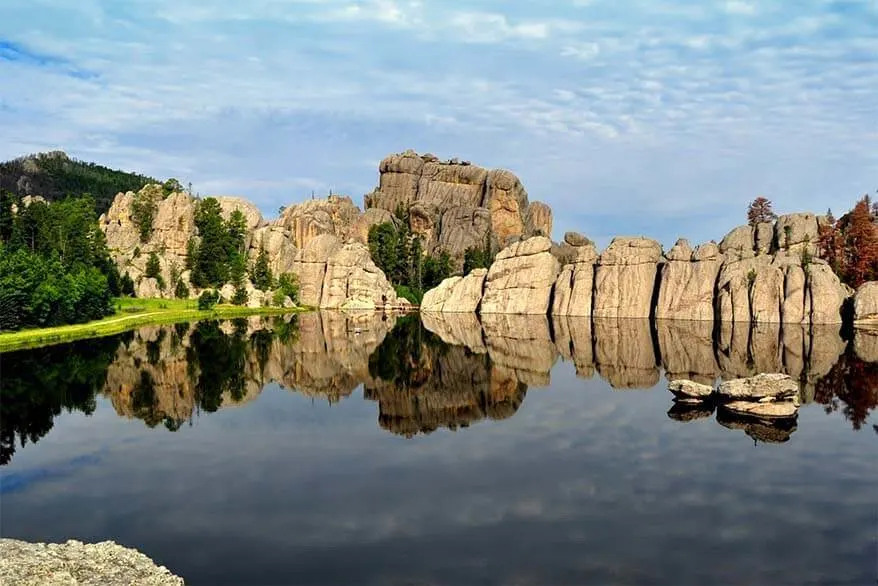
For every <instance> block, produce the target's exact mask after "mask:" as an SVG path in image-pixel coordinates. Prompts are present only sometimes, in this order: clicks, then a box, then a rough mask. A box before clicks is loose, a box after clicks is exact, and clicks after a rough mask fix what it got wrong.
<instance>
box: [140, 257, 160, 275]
mask: <svg viewBox="0 0 878 586" xmlns="http://www.w3.org/2000/svg"><path fill="white" fill-rule="evenodd" d="M161 274H162V267H161V264H160V263H159V256H158V255H157V254H156V253H155V252H150V253H149V259H148V260H147V261H146V271H145V272H144V273H143V275H144V276H145V277H150V278H153V279H157V278H158V277H160V276H161Z"/></svg>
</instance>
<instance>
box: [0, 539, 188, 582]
mask: <svg viewBox="0 0 878 586" xmlns="http://www.w3.org/2000/svg"><path fill="white" fill-rule="evenodd" d="M0 584H9V585H10V586H11V585H13V584H19V585H22V586H30V585H33V586H62V585H63V586H76V585H78V584H82V585H86V584H89V585H92V584H93V585H98V584H107V585H110V584H138V585H144V586H179V585H182V584H183V579H182V578H180V577H179V576H175V575H174V574H172V573H171V572H170V571H169V570H168V569H167V568H165V567H164V566H159V565H156V564H155V562H153V561H152V560H151V559H149V558H148V557H147V556H146V555H144V554H142V553H140V552H139V551H137V550H134V549H129V548H127V547H122V546H121V545H117V544H116V543H113V542H112V541H104V542H101V543H82V542H80V541H75V540H72V539H71V540H70V541H68V542H66V543H28V542H25V541H18V540H17V539H0Z"/></svg>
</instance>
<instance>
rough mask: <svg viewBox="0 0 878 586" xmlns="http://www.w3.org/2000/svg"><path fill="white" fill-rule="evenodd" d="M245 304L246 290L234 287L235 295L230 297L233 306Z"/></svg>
mask: <svg viewBox="0 0 878 586" xmlns="http://www.w3.org/2000/svg"><path fill="white" fill-rule="evenodd" d="M245 303H247V290H246V289H244V287H235V294H234V295H232V304H233V305H244V304H245Z"/></svg>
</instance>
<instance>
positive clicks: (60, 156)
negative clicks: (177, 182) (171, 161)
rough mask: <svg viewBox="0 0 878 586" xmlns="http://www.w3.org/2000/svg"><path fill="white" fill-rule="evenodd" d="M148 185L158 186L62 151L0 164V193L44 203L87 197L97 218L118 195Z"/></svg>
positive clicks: (133, 175) (130, 174)
mask: <svg viewBox="0 0 878 586" xmlns="http://www.w3.org/2000/svg"><path fill="white" fill-rule="evenodd" d="M148 183H161V182H160V181H157V180H156V179H153V178H151V177H145V176H143V175H138V174H137V173H127V172H125V171H118V170H116V169H109V168H107V167H104V166H102V165H97V164H95V163H85V162H83V161H77V160H76V159H71V158H70V157H68V156H67V155H66V154H65V153H64V152H62V151H53V152H49V153H38V154H36V155H28V156H25V157H19V158H17V159H13V160H11V161H6V162H3V163H0V190H8V191H11V192H12V193H14V194H16V195H19V196H25V195H41V196H43V197H44V198H46V200H47V201H58V200H61V199H65V198H67V197H70V196H73V197H78V196H81V195H83V194H86V193H89V194H91V195H92V196H93V197H94V200H95V208H96V211H97V213H99V214H101V213H103V212H105V211H107V210H108V209H109V208H110V205H111V204H112V203H113V198H114V197H115V196H116V194H117V193H119V192H120V191H138V190H140V189H141V188H142V187H143V186H144V185H146V184H148Z"/></svg>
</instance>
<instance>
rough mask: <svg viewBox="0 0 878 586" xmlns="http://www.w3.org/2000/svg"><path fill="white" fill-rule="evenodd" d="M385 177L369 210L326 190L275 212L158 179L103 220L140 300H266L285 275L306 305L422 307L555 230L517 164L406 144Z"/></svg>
mask: <svg viewBox="0 0 878 586" xmlns="http://www.w3.org/2000/svg"><path fill="white" fill-rule="evenodd" d="M379 175H380V177H379V185H378V187H377V188H376V189H375V190H374V191H373V192H372V193H370V194H368V195H367V196H366V197H365V202H366V209H365V211H360V209H359V208H358V207H357V206H356V205H355V204H354V203H353V201H352V200H351V198H350V197H347V196H341V195H330V196H329V197H327V198H321V199H314V198H312V199H311V200H307V201H304V202H302V203H299V204H295V205H290V206H286V207H283V208H281V210H280V214H279V216H278V217H277V218H276V219H272V220H266V219H265V218H263V216H262V214H261V213H260V212H259V210H258V208H256V206H254V205H253V204H252V203H250V202H248V201H247V200H244V199H241V198H234V197H220V196H218V197H206V198H199V197H194V196H192V194H191V192H186V191H184V190H183V188H182V186H180V185H179V183H177V182H176V181H174V182H173V183H171V182H167V183H165V184H150V185H146V186H145V187H143V188H142V189H140V190H138V191H136V192H135V191H129V192H126V193H120V194H119V195H117V196H116V198H115V200H113V203H112V205H111V206H110V208H109V210H108V211H107V212H106V213H105V214H103V215H102V216H101V218H100V227H101V230H102V231H103V232H104V234H105V235H106V240H107V245H108V248H109V250H110V253H111V255H112V257H113V260H114V261H115V263H116V264H117V266H118V268H119V271H120V273H121V274H123V275H126V277H125V279H126V282H130V283H131V289H132V292H133V293H135V294H136V295H137V296H140V297H175V296H176V297H194V296H197V295H198V293H199V292H200V291H202V290H204V289H206V288H216V289H219V290H220V291H221V293H222V295H223V297H229V296H231V297H233V298H234V299H230V300H232V301H236V302H240V303H246V304H249V305H259V304H261V303H263V302H265V300H272V299H273V298H274V292H273V291H271V286H272V281H273V278H272V277H277V276H279V275H283V274H289V275H295V276H296V277H297V279H298V286H299V292H300V301H301V302H302V303H304V304H307V305H312V306H315V307H318V306H319V307H326V308H337V307H347V308H362V309H374V308H376V307H405V306H407V304H409V303H410V302H414V303H417V302H419V301H420V298H421V295H422V291H423V289H428V288H431V287H433V286H435V285H437V284H438V283H439V282H441V280H442V279H443V278H445V277H447V276H448V275H449V274H451V273H452V272H453V271H454V270H458V271H459V270H460V269H462V268H465V269H467V270H469V269H471V268H475V267H477V266H481V267H487V266H488V265H489V264H490V262H491V259H492V257H493V253H494V252H496V251H497V250H499V249H500V247H501V245H502V244H504V243H507V242H511V241H513V240H515V239H517V238H521V237H525V236H530V235H534V234H545V235H548V234H550V233H551V228H552V225H551V224H552V214H551V209H550V208H549V207H548V206H546V205H545V204H539V203H537V202H534V203H533V204H531V203H529V202H528V197H527V192H526V191H525V190H524V187H523V186H522V185H521V182H520V181H519V179H518V178H517V177H516V176H515V175H513V174H512V173H510V172H509V171H502V170H497V171H489V170H487V169H483V168H481V167H478V166H475V165H471V164H469V163H468V162H459V161H455V160H451V161H446V162H441V161H439V160H438V159H437V158H436V157H433V156H432V155H424V156H421V155H417V154H416V153H414V152H413V151H406V152H405V153H402V154H398V155H391V156H390V157H388V158H386V159H384V161H382V162H381V165H380V168H379ZM190 191H191V190H190ZM257 265H260V268H257ZM254 273H258V274H261V275H262V276H263V278H260V279H257V278H256V277H255V276H254ZM266 275H270V277H269V278H265V276H266ZM257 280H258V281H261V282H259V283H257V282H256V281H257ZM266 289H268V291H266ZM398 293H399V294H398ZM401 297H404V299H402V298H401Z"/></svg>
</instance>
